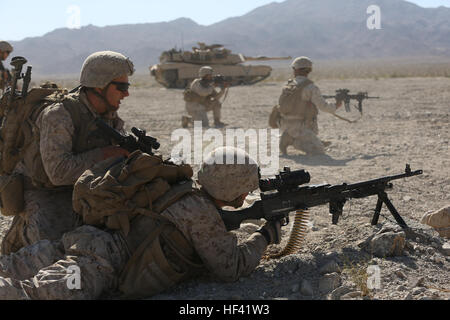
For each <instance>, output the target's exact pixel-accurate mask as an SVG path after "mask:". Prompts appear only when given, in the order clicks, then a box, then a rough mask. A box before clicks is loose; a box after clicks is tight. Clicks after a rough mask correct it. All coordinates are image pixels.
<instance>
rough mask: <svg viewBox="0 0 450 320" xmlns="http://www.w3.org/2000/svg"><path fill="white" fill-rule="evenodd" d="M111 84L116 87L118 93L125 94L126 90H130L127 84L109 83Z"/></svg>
mask: <svg viewBox="0 0 450 320" xmlns="http://www.w3.org/2000/svg"><path fill="white" fill-rule="evenodd" d="M111 84H114V85H115V86H116V88H117V90H119V91H120V92H127V91H128V89H129V88H130V84H129V83H128V82H116V81H113V82H111Z"/></svg>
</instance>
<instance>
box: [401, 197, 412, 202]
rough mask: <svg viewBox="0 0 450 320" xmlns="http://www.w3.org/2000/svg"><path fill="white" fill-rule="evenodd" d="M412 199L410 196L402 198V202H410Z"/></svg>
mask: <svg viewBox="0 0 450 320" xmlns="http://www.w3.org/2000/svg"><path fill="white" fill-rule="evenodd" d="M411 200H412V198H411V197H410V196H404V197H403V201H411Z"/></svg>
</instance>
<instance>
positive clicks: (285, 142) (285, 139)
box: [280, 132, 294, 155]
mask: <svg viewBox="0 0 450 320" xmlns="http://www.w3.org/2000/svg"><path fill="white" fill-rule="evenodd" d="M293 142H294V139H293V138H292V137H291V136H290V135H289V134H287V133H286V132H285V133H283V135H282V136H281V139H280V151H281V153H282V154H283V155H287V148H288V147H289V146H290V145H292V143H293Z"/></svg>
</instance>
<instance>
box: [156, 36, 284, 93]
mask: <svg viewBox="0 0 450 320" xmlns="http://www.w3.org/2000/svg"><path fill="white" fill-rule="evenodd" d="M289 59H292V58H291V57H265V56H261V57H247V56H244V55H242V54H238V53H232V51H231V50H229V49H226V48H225V47H224V46H223V45H221V44H213V45H206V44H205V43H203V42H198V46H197V47H193V48H192V51H183V50H177V49H172V50H169V51H164V52H163V53H162V54H161V56H160V58H159V60H160V63H159V64H157V65H154V66H152V67H150V73H151V75H152V76H154V77H155V79H156V81H157V82H159V83H160V84H162V85H163V86H165V87H167V88H180V89H182V88H185V87H186V86H187V85H189V84H190V83H191V82H192V81H193V80H194V79H195V78H197V77H198V70H199V69H200V68H201V67H202V66H211V67H212V68H213V69H214V71H215V73H216V74H220V75H223V76H225V77H226V78H227V79H231V80H230V81H231V85H232V86H233V85H252V84H255V83H257V82H260V81H262V80H264V79H266V78H267V77H269V76H270V74H271V73H272V68H271V67H270V66H266V65H245V64H243V63H244V62H246V61H269V60H289Z"/></svg>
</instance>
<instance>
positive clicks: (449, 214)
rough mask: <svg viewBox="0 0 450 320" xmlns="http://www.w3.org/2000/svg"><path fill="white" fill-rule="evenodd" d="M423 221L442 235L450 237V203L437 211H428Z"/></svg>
mask: <svg viewBox="0 0 450 320" xmlns="http://www.w3.org/2000/svg"><path fill="white" fill-rule="evenodd" d="M421 223H422V224H426V225H429V226H430V227H433V228H434V229H435V230H436V231H437V232H438V233H439V235H440V236H441V237H443V238H450V229H449V227H450V205H448V206H446V207H443V208H441V209H439V210H437V211H435V212H432V211H429V212H427V213H426V214H425V215H424V216H423V217H422V220H421Z"/></svg>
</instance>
